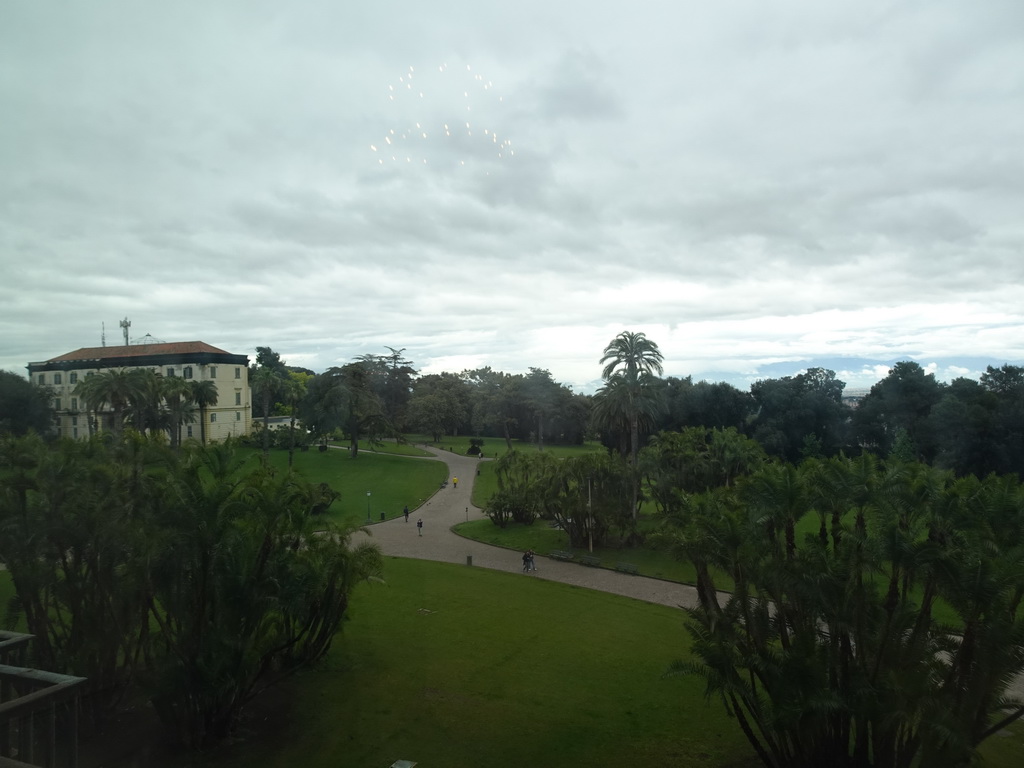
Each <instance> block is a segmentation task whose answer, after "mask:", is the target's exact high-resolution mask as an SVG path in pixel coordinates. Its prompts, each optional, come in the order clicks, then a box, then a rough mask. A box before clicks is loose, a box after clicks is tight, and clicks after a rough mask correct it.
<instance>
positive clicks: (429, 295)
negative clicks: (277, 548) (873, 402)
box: [0, 0, 1024, 388]
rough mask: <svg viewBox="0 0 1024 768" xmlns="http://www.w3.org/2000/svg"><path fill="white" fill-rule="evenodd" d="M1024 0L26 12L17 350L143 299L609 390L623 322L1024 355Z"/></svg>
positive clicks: (10, 303) (145, 320)
mask: <svg viewBox="0 0 1024 768" xmlns="http://www.w3.org/2000/svg"><path fill="white" fill-rule="evenodd" d="M1022 9H1024V6H1021V5H1020V4H1018V3H1012V2H1001V1H999V0H988V1H986V2H981V3H980V4H979V3H976V4H973V5H971V6H970V7H967V6H966V5H962V4H957V3H930V4H914V5H905V6H900V5H895V6H894V5H893V4H891V3H888V2H882V1H881V0H878V1H877V2H872V1H870V0H869V1H868V2H857V3H854V2H834V3H824V4H823V3H817V2H811V0H787V1H786V2H782V3H773V4H770V5H765V4H763V3H757V2H750V1H741V0H738V1H736V2H727V3H720V4H707V3H697V2H683V3H677V2H668V0H664V1H662V2H655V1H652V2H650V3H642V4H640V5H638V6H635V7H631V9H630V12H629V13H628V14H627V13H625V12H624V11H622V10H621V9H616V8H614V7H612V6H600V7H597V6H594V5H593V4H592V3H588V4H583V3H581V2H568V1H567V2H560V3H550V2H545V3H539V2H534V0H526V2H525V4H524V3H521V4H519V5H517V6H516V7H515V8H514V9H503V10H501V11H498V10H496V9H492V8H491V7H488V6H486V4H479V3H467V2H457V1H456V0H449V2H443V3H434V4H429V5H422V6H416V5H410V4H409V3H388V2H382V3H377V4H373V5H364V6H358V5H351V4H348V5H346V4H339V3H333V2H326V0H323V1H314V0H307V2H300V3H293V4H288V5H280V4H272V3H242V2H230V1H226V2H222V3H216V4H213V5H211V4H206V3H204V4H199V3H188V2H186V3H178V4H171V5H165V6H160V7H156V6H146V7H145V8H143V7H142V6H138V5H137V4H134V3H129V2H124V1H123V0H122V1H120V2H118V1H116V0H107V2H100V3H90V4H88V5H79V6H74V7H69V8H64V7H63V6H62V7H61V9H60V12H59V13H58V12H57V10H56V6H55V5H54V4H52V3H48V2H40V3H21V4H14V5H13V6H11V7H10V8H7V9H5V23H4V24H3V25H0V114H3V115H4V120H3V121H0V264H2V267H3V276H4V279H3V280H2V281H0V334H2V336H0V337H2V338H3V339H4V343H3V345H0V367H3V368H7V369H11V370H23V366H24V365H25V364H26V363H27V362H29V361H30V360H40V359H45V358H47V357H50V356H53V355H56V354H60V353H62V352H65V351H68V350H70V349H74V348H77V347H80V346H89V345H94V344H97V343H98V342H99V333H100V327H101V322H103V321H106V323H107V325H113V324H114V323H116V321H117V320H118V319H119V318H121V317H123V316H124V315H125V314H128V315H130V316H131V317H132V319H133V328H140V329H145V331H149V332H151V333H152V334H153V335H154V336H157V337H158V338H162V339H166V340H175V339H192V338H201V339H203V340H205V341H208V342H210V343H213V344H217V345H219V346H223V347H225V348H229V349H232V350H233V351H240V352H246V351H250V352H251V350H253V349H254V348H255V346H257V345H269V346H271V347H273V348H274V349H276V350H278V351H279V352H281V353H282V354H283V356H284V357H285V358H286V359H288V360H289V361H293V362H295V363H296V364H301V365H305V366H307V367H310V368H313V369H315V370H320V369H323V368H326V367H328V366H330V365H333V364H336V363H339V362H346V361H348V360H350V359H351V358H352V357H354V356H355V355H357V354H364V353H366V352H383V351H384V347H385V345H390V346H397V347H406V348H407V355H408V356H409V357H410V358H411V359H413V360H414V361H415V362H416V363H417V365H418V366H419V367H420V368H422V369H423V370H428V371H437V370H440V369H444V368H446V367H448V368H451V369H455V368H461V367H477V366H479V365H491V366H492V367H494V368H497V369H502V370H508V371H515V372H523V371H525V370H526V369H527V368H528V367H530V366H535V367H540V368H547V369H549V370H551V372H552V374H553V375H554V376H555V378H556V379H559V380H562V381H566V382H568V383H573V384H574V385H576V386H577V387H578V388H586V387H588V386H590V385H591V384H592V382H593V381H594V380H596V379H597V378H598V377H599V374H600V366H599V364H598V359H599V358H600V355H601V350H602V349H603V347H604V345H605V344H606V343H607V341H608V340H609V339H610V338H612V337H613V336H614V335H615V334H616V333H618V332H619V331H621V330H623V329H627V328H628V329H631V330H644V331H645V332H647V333H648V335H649V336H650V337H651V338H652V339H654V340H655V341H657V342H658V343H659V344H660V345H661V347H662V349H663V351H664V352H665V355H666V370H667V372H669V373H671V374H673V375H688V374H693V375H694V376H695V378H698V379H699V378H703V377H704V376H705V374H709V373H713V374H722V373H728V374H730V375H734V376H735V377H736V380H737V381H740V380H746V378H750V377H755V378H756V377H757V376H758V375H759V371H761V370H764V366H766V365H770V364H771V363H774V362H779V361H793V362H794V363H795V364H797V365H798V366H799V362H800V361H802V360H808V359H811V358H823V359H837V360H838V359H842V358H864V359H868V360H877V361H879V362H878V363H877V367H876V364H875V363H874V362H868V363H866V364H863V365H862V364H861V363H858V364H856V365H851V366H849V369H848V370H849V372H850V373H851V378H852V377H853V376H856V377H857V378H858V380H866V379H868V378H870V377H871V376H874V377H875V378H877V376H878V375H879V373H880V372H881V373H882V375H884V372H885V371H887V367H886V366H885V365H884V363H885V362H886V361H890V360H893V359H897V358H900V357H914V359H918V360H920V361H923V362H930V361H939V362H936V366H938V367H937V368H936V375H937V376H940V377H943V376H948V377H952V376H954V375H963V374H962V372H963V371H972V372H977V371H978V370H981V369H979V367H978V364H977V363H975V362H960V363H958V362H956V361H955V360H952V359H953V358H980V357H985V358H991V359H993V360H995V361H999V362H1004V361H1007V362H1018V363H1020V362H1021V361H1024V343H1022V342H1021V339H1022V338H1024V336H1022V333H1021V330H1022V328H1024V311H1022V309H1021V307H1022V306H1024V302H1022V301H1021V299H1022V298H1024V297H1022V287H1021V286H1022V285H1024V261H1022V260H1021V259H1020V253H1021V245H1022V243H1024V224H1022V223H1021V219H1020V215H1019V211H1020V210H1022V209H1024V200H1022V197H1024V195H1022V189H1024V181H1022V179H1024V173H1022V171H1024V145H1022V144H1021V142H1020V140H1019V137H1020V136H1021V135H1024V110H1021V109H1020V103H1021V97H1022V95H1024V94H1022V93H1021V91H1020V82H1019V78H1017V77H1016V73H1018V72H1019V71H1020V70H1021V68H1022V66H1024V10H1022ZM439 64H447V65H448V67H449V68H448V69H446V70H445V71H441V70H440V69H432V68H437V67H438V66H439ZM410 66H411V67H413V75H414V76H413V79H412V84H414V85H415V86H416V88H419V85H420V84H421V83H423V84H424V85H426V86H428V87H425V88H424V90H423V93H424V96H423V98H422V99H420V98H419V97H418V92H417V90H415V89H414V88H405V91H404V93H403V94H402V95H403V98H401V99H397V98H396V99H395V100H391V99H390V98H389V94H393V93H394V92H393V91H391V90H389V85H390V86H396V85H400V86H403V87H404V86H406V85H409V84H410V83H409V81H408V73H409V71H410V70H409V68H410ZM467 66H468V67H469V68H468V69H467V68H466V67H467ZM399 77H401V78H403V80H402V81H399V80H398V78H399ZM456 118H458V119H456ZM417 122H419V123H420V128H421V130H420V134H421V135H420V136H419V138H417V137H416V134H415V130H414V129H415V126H416V123H417ZM466 122H469V123H470V126H471V128H470V129H469V130H466V129H465V128H464V123H466ZM445 124H447V125H449V127H450V129H454V128H455V126H456V125H460V126H462V127H460V128H459V129H458V130H452V131H451V132H452V133H453V136H447V135H442V133H444V130H443V128H440V129H439V126H444V125H445ZM391 130H395V131H396V134H390V133H389V132H390V131H391ZM484 130H486V131H487V133H483V131H484ZM469 131H473V133H472V134H470V133H469ZM403 132H404V133H405V134H406V135H405V137H404V138H402V137H401V134H402V133H403ZM423 132H426V133H427V134H428V136H427V138H426V139H424V138H423V137H422V133H423ZM385 137H392V138H393V141H394V142H395V146H396V147H397V146H398V145H399V144H400V145H402V148H403V149H404V150H406V151H405V152H404V153H399V152H397V151H396V153H395V155H394V156H395V157H396V160H395V161H390V159H388V160H387V161H386V162H384V163H380V162H378V160H380V159H382V157H383V155H382V152H380V151H378V152H374V151H372V150H371V149H370V145H371V144H374V145H377V146H378V150H380V149H382V148H383V147H384V146H385V145H386V141H383V139H385ZM505 141H511V145H510V147H506V148H507V149H509V148H514V154H512V152H507V153H506V152H502V154H503V155H504V156H503V157H501V158H498V157H497V152H496V151H495V149H496V147H500V146H501V142H505ZM402 154H404V155H405V156H407V157H409V158H410V162H402V160H401V159H400V156H401V155H402ZM414 158H415V159H418V160H420V162H418V163H413V162H411V160H412V159H414ZM423 159H426V160H427V163H423V162H422V160H423ZM115 327H116V326H115ZM145 331H144V332H145ZM140 335H141V334H140ZM837 365H838V363H837ZM864 365H866V366H867V367H866V368H865V367H864ZM883 369H884V371H883ZM837 372H839V373H842V372H841V371H837ZM744 377H745V378H744ZM841 377H842V375H841Z"/></svg>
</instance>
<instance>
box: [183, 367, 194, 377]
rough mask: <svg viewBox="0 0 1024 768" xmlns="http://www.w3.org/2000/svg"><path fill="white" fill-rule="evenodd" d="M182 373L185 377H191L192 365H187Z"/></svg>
mask: <svg viewBox="0 0 1024 768" xmlns="http://www.w3.org/2000/svg"><path fill="white" fill-rule="evenodd" d="M181 375H182V377H183V378H186V379H191V378H192V366H191V365H186V366H185V367H184V368H182V369H181Z"/></svg>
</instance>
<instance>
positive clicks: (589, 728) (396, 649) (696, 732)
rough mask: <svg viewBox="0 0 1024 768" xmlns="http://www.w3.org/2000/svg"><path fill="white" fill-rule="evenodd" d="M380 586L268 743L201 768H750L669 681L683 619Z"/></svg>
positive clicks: (478, 582)
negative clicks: (398, 763)
mask: <svg viewBox="0 0 1024 768" xmlns="http://www.w3.org/2000/svg"><path fill="white" fill-rule="evenodd" d="M386 579H387V584H386V585H368V586H362V587H360V588H359V590H358V592H357V594H356V596H355V600H354V601H353V605H352V608H351V612H350V615H351V619H352V621H351V622H350V623H348V624H347V625H346V627H345V630H344V633H343V635H342V636H340V637H339V638H338V640H337V641H336V643H335V646H334V648H333V649H332V651H331V653H330V656H329V658H328V659H327V661H326V663H325V664H323V665H322V666H321V667H320V668H319V669H317V670H316V671H314V672H311V673H307V674H304V675H303V676H302V677H301V678H298V679H296V680H294V681H292V682H291V683H289V692H290V694H291V698H292V701H291V705H290V708H289V711H288V713H287V720H286V722H281V723H279V724H278V726H276V727H275V726H268V728H272V729H273V734H274V735H273V738H272V739H268V740H263V739H259V738H258V737H255V738H254V739H253V740H252V742H251V743H247V744H239V745H236V746H235V747H233V748H232V749H231V751H230V754H227V753H226V752H220V753H217V754H214V755H212V756H211V758H212V759H210V760H209V761H208V762H206V763H204V764H205V765H209V766H224V767H225V768H235V767H240V766H252V765H258V766H261V768H277V767H278V766H280V767H281V768H283V767H284V766H289V767H290V766H295V765H303V766H309V767H310V768H319V767H321V766H323V767H324V768H326V767H327V766H331V768H345V767H346V766H352V767H353V768H355V766H380V767H381V768H386V766H389V765H391V764H392V763H393V762H394V761H395V760H397V759H407V760H414V761H418V762H419V764H420V765H421V766H447V767H449V768H458V767H459V766H466V767H467V768H468V767H469V766H480V765H487V766H492V767H493V768H503V767H505V766H507V767H508V768H522V766H524V765H536V766H554V765H587V766H595V767H597V768H600V766H609V767H611V766H615V767H616V768H618V767H619V766H624V765H668V764H672V765H685V766H726V765H729V766H737V765H753V763H752V762H751V761H750V757H751V750H750V748H749V747H748V746H747V745H746V743H745V742H744V741H743V739H742V736H741V735H740V734H739V732H738V730H737V729H736V727H735V724H734V723H732V722H730V721H729V720H728V719H727V718H726V717H725V715H724V714H723V712H722V710H721V707H720V706H718V705H717V703H712V704H710V705H706V704H705V703H704V700H703V696H702V690H703V687H702V683H701V682H700V681H699V680H696V679H692V678H683V677H673V678H663V676H662V675H663V673H664V671H665V669H666V668H667V666H668V664H669V663H670V662H671V661H672V660H673V659H675V658H677V657H679V656H680V655H681V654H684V653H685V651H686V635H685V633H684V632H683V629H682V626H681V615H680V612H679V611H678V610H673V609H670V608H664V607H661V606H655V605H649V604H646V603H642V602H638V601H635V600H629V599H626V598H621V597H618V596H614V595H606V594H603V593H597V592H591V591H589V590H583V589H578V588H575V587H570V586H567V585H562V584H556V583H552V582H546V581H541V580H537V579H531V578H529V577H523V576H521V575H513V574H507V573H498V572H494V571H486V570H482V569H474V568H466V567H465V566H456V565H449V564H441V563H427V562H421V561H414V560H398V559H389V560H388V561H387V565H386ZM268 741H269V743H268Z"/></svg>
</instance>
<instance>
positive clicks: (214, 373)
mask: <svg viewBox="0 0 1024 768" xmlns="http://www.w3.org/2000/svg"><path fill="white" fill-rule="evenodd" d="M210 378H211V379H216V378H217V366H216V365H211V366H210Z"/></svg>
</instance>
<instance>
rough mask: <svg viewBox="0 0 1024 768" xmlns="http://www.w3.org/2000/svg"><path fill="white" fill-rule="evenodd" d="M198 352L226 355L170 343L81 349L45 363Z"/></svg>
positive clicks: (198, 343)
mask: <svg viewBox="0 0 1024 768" xmlns="http://www.w3.org/2000/svg"><path fill="white" fill-rule="evenodd" d="M198 352H212V353H214V354H218V355H228V354H231V353H230V352H225V351H224V350H223V349H217V347H213V346H211V345H209V344H207V343H205V342H202V341H172V342H170V343H169V344H132V345H131V346H127V347H125V346H123V345H122V346H120V347H83V348H82V349H76V350H75V351H74V352H68V353H67V354H65V355H60V356H58V357H51V358H50V359H49V360H47V361H46V362H48V363H57V362H61V361H65V360H103V359H106V358H108V357H144V356H146V355H191V354H196V353H198Z"/></svg>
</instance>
